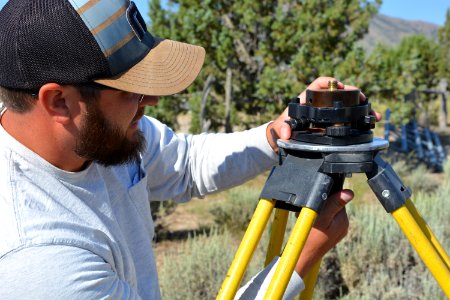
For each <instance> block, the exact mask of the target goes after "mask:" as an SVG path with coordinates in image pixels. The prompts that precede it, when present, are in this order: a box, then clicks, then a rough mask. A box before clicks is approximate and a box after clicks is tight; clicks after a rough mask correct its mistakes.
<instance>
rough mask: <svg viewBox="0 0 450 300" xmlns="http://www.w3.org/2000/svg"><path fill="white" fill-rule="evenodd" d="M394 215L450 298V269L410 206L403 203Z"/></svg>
mask: <svg viewBox="0 0 450 300" xmlns="http://www.w3.org/2000/svg"><path fill="white" fill-rule="evenodd" d="M392 216H393V217H394V219H395V220H396V221H397V223H398V224H399V226H400V228H401V229H402V231H403V233H404V234H405V235H406V237H407V238H408V240H409V242H410V243H411V245H412V246H413V247H414V249H416V251H417V253H418V254H419V256H420V257H421V258H422V261H423V262H424V263H425V265H426V266H427V268H428V269H429V270H430V272H431V274H432V275H433V276H434V278H435V279H436V281H437V282H438V284H439V285H440V287H441V288H442V290H443V291H444V293H445V295H446V296H447V297H448V298H450V284H449V282H450V270H449V268H448V267H447V265H446V264H445V262H444V261H443V260H442V259H441V256H440V254H439V253H438V252H437V251H436V249H435V248H434V246H433V244H431V242H430V240H429V239H428V237H427V236H426V235H425V233H424V232H422V230H421V228H420V226H419V225H418V224H417V222H416V220H415V219H414V217H413V215H412V214H411V213H410V211H409V210H408V208H407V207H406V206H405V205H403V206H401V207H400V208H398V209H396V210H395V211H393V212H392Z"/></svg>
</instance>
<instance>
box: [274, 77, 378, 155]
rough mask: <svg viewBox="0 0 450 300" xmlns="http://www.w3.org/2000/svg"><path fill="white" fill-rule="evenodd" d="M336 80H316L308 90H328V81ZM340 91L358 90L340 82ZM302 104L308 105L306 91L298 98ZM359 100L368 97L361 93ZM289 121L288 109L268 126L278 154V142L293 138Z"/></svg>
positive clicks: (327, 78)
mask: <svg viewBox="0 0 450 300" xmlns="http://www.w3.org/2000/svg"><path fill="white" fill-rule="evenodd" d="M330 80H336V79H335V78H333V77H319V78H317V79H316V80H314V81H313V82H312V83H311V84H310V85H309V86H308V89H326V88H328V81H330ZM337 87H338V89H356V87H354V86H351V85H344V84H343V83H342V82H340V81H338V86H337ZM298 98H299V100H300V103H306V90H305V91H303V92H302V93H301V94H300V95H299V96H298ZM359 98H360V100H361V101H364V100H365V99H366V96H365V95H364V94H363V93H360V95H359ZM372 113H373V114H374V115H375V118H376V120H377V121H379V120H381V114H379V113H377V112H372ZM288 119H289V116H288V109H287V108H286V109H285V110H284V111H283V113H282V114H281V115H280V116H279V117H278V118H277V119H275V120H274V121H273V122H272V123H270V124H269V125H268V126H267V129H266V136H267V140H268V141H269V144H270V146H271V147H272V149H273V150H274V151H275V152H277V153H278V145H277V140H278V139H282V140H288V139H289V138H290V137H291V127H289V125H288V124H287V123H286V122H285V121H286V120H288Z"/></svg>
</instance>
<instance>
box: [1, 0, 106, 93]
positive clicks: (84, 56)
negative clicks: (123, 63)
mask: <svg viewBox="0 0 450 300" xmlns="http://www.w3.org/2000/svg"><path fill="white" fill-rule="evenodd" d="M18 10H19V11H20V14H19V13H17V11H18ZM13 12H14V13H13ZM0 24H6V26H7V28H2V29H1V32H0V85H1V86H4V87H9V88H17V89H27V90H35V89H38V88H39V87H40V86H42V85H43V84H45V83H46V82H58V83H62V84H65V83H72V84H73V83H82V82H87V81H91V80H93V79H94V78H99V77H109V76H111V73H110V70H109V66H108V62H107V60H106V59H105V57H104V55H103V53H102V51H101V50H100V48H99V46H98V45H97V42H96V41H95V39H94V38H93V36H92V35H91V33H90V32H89V30H88V29H87V27H86V26H85V24H84V23H83V21H82V20H81V18H80V17H79V15H78V14H77V13H76V12H75V10H74V9H73V7H72V6H71V5H70V4H69V3H68V2H67V1H65V0H21V1H9V2H8V3H7V4H6V6H5V7H4V8H3V10H2V12H1V14H0ZM31 24H32V25H31Z"/></svg>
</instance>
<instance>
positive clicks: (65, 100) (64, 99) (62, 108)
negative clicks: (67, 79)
mask: <svg viewBox="0 0 450 300" xmlns="http://www.w3.org/2000/svg"><path fill="white" fill-rule="evenodd" d="M72 96H73V95H71V93H70V91H69V90H68V89H67V88H66V87H65V86H62V85H60V84H57V83H46V84H44V85H43V86H41V88H40V89H39V102H40V103H41V104H42V107H43V108H44V110H45V112H46V113H47V114H48V115H49V116H50V117H51V118H53V120H55V122H57V123H61V124H63V125H66V124H68V123H69V122H71V118H72V115H73V114H72V112H71V107H72V105H71V103H70V101H73V100H71V97H72Z"/></svg>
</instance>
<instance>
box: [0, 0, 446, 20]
mask: <svg viewBox="0 0 450 300" xmlns="http://www.w3.org/2000/svg"><path fill="white" fill-rule="evenodd" d="M6 2H7V0H0V7H3V5H5V3H6ZM134 2H135V3H136V5H137V7H138V8H139V11H140V12H141V14H142V16H143V17H144V19H145V20H146V21H148V16H147V15H148V2H149V1H148V0H134ZM448 8H450V0H384V1H383V4H382V6H381V9H380V13H382V14H384V15H388V16H391V17H397V18H401V19H406V20H416V21H417V20H419V21H425V22H429V23H433V24H436V25H439V26H443V25H444V23H445V14H446V11H447V9H448Z"/></svg>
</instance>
